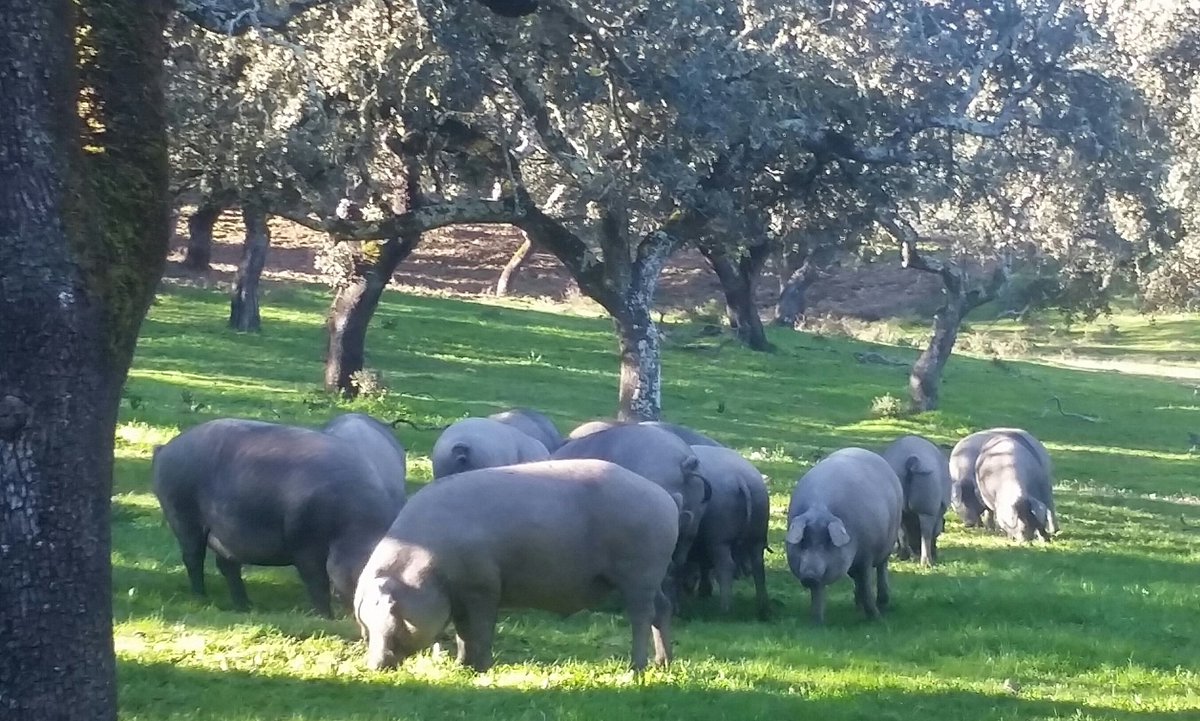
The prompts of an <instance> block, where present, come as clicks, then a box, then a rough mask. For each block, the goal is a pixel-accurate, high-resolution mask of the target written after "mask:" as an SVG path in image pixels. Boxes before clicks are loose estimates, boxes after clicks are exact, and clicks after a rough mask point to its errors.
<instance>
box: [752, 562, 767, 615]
mask: <svg viewBox="0 0 1200 721" xmlns="http://www.w3.org/2000/svg"><path fill="white" fill-rule="evenodd" d="M765 551H766V549H765V548H763V547H762V546H756V547H755V548H754V551H753V552H752V553H751V556H750V563H751V567H750V570H751V573H753V574H754V598H755V600H756V601H757V602H758V620H760V621H766V620H767V619H768V618H770V616H771V599H770V598H768V597H767V568H766V564H765V563H764V561H763V553H764V552H765Z"/></svg>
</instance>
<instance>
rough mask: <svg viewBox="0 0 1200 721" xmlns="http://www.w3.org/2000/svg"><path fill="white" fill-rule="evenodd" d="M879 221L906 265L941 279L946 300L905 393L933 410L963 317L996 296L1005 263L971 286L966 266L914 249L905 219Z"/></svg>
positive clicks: (918, 407)
mask: <svg viewBox="0 0 1200 721" xmlns="http://www.w3.org/2000/svg"><path fill="white" fill-rule="evenodd" d="M879 223H880V225H882V226H883V228H884V229H885V230H886V231H888V233H890V234H891V235H892V237H894V238H895V239H896V240H897V241H898V242H899V244H900V260H901V263H902V265H903V266H904V267H905V268H909V269H912V270H919V271H922V272H925V273H935V274H937V275H938V277H940V278H941V280H942V288H943V292H944V293H945V295H946V300H945V302H944V303H943V304H942V306H941V307H940V308H938V310H937V312H936V313H934V316H933V333H932V334H931V335H930V337H929V343H928V345H926V347H925V350H924V351H922V352H921V355H920V356H919V357H918V358H917V361H916V363H913V367H912V370H911V371H910V372H909V375H908V395H909V399H910V400H911V402H912V408H913V410H914V411H918V412H922V411H931V410H936V409H937V408H938V406H939V404H940V403H941V385H942V372H943V371H944V370H945V368H946V362H947V361H949V360H950V356H951V355H952V354H953V352H954V344H955V342H956V341H957V340H958V331H959V329H960V328H961V327H962V322H963V319H965V318H966V317H967V314H968V313H970V312H971V311H972V310H974V309H975V308H978V307H979V306H981V305H983V304H984V303H987V302H988V301H990V300H992V299H993V298H995V297H996V294H997V293H999V292H1000V289H1001V288H1003V286H1004V284H1005V283H1006V282H1007V281H1008V272H1007V267H1006V266H1005V265H1000V266H998V267H997V269H996V270H995V272H993V273H992V275H991V276H990V277H989V278H988V279H986V281H985V282H984V283H982V284H979V285H976V286H975V287H970V279H969V277H968V275H967V272H966V270H964V269H963V268H960V267H958V266H956V265H954V264H953V263H947V262H943V261H940V260H936V259H934V258H927V257H925V256H924V255H922V254H921V253H920V252H919V251H918V250H917V242H918V241H919V240H920V236H919V235H918V234H917V231H916V229H914V228H913V227H912V226H911V225H909V224H908V223H907V222H906V221H904V220H902V219H900V218H898V217H896V216H895V214H894V213H890V212H885V213H881V214H880V216H879Z"/></svg>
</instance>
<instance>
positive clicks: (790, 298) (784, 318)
mask: <svg viewBox="0 0 1200 721" xmlns="http://www.w3.org/2000/svg"><path fill="white" fill-rule="evenodd" d="M816 279H817V272H816V266H814V265H813V264H812V263H809V262H805V263H803V264H801V266H800V267H799V268H795V269H793V270H792V271H791V272H790V273H788V274H787V275H786V276H784V277H781V278H780V283H779V300H778V301H777V302H776V303H775V317H774V319H772V321H771V322H772V323H774V324H775V325H779V326H784V327H787V328H795V327H796V323H797V322H799V321H800V319H801V318H803V317H804V314H805V312H807V311H808V288H809V286H810V285H812V283H813V281H815V280H816Z"/></svg>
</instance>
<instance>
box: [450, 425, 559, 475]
mask: <svg viewBox="0 0 1200 721" xmlns="http://www.w3.org/2000/svg"><path fill="white" fill-rule="evenodd" d="M429 455H430V459H431V460H432V461H433V477H434V478H442V477H444V476H449V475H452V474H455V473H462V472H463V471H473V470H477V469H480V468H494V467H496V466H509V465H512V464H514V463H530V462H532V461H544V460H546V459H547V458H548V457H549V456H550V452H549V451H547V450H546V446H544V445H543V444H542V442H541V441H539V440H537V439H535V438H532V437H530V436H528V435H526V434H525V433H522V432H521V431H519V430H517V429H516V428H513V427H512V426H510V425H507V424H504V423H501V422H500V421H496V420H492V419H491V418H464V419H462V420H461V421H458V422H456V423H454V424H452V425H451V426H450V427H449V428H447V429H446V430H444V431H442V435H440V436H438V439H437V442H436V443H434V444H433V451H432V452H431V453H430V454H429Z"/></svg>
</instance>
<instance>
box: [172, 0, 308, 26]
mask: <svg viewBox="0 0 1200 721" xmlns="http://www.w3.org/2000/svg"><path fill="white" fill-rule="evenodd" d="M327 2H329V0H290V2H287V3H285V4H283V5H280V6H277V7H276V6H271V7H263V5H262V2H261V0H177V3H178V8H179V13H180V14H181V15H183V16H184V17H186V18H187V19H189V20H191V21H192V22H194V23H196V24H197V25H199V26H200V27H202V28H204V29H205V30H208V31H209V32H214V33H220V34H221V35H242V34H243V33H246V32H247V31H249V30H251V29H252V28H259V29H267V30H281V29H283V28H284V26H286V25H287V24H288V23H289V22H291V21H292V20H293V19H294V18H296V17H297V16H299V15H301V14H303V13H305V12H307V11H308V10H311V9H312V8H314V7H317V6H318V5H324V4H325V3H327Z"/></svg>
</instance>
